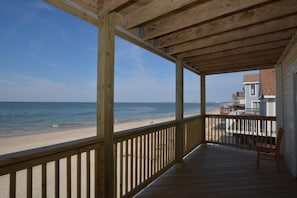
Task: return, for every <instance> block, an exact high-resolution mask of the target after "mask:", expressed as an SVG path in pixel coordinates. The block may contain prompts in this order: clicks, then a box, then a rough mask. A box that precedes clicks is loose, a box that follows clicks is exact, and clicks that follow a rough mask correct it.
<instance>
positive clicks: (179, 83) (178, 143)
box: [175, 59, 184, 166]
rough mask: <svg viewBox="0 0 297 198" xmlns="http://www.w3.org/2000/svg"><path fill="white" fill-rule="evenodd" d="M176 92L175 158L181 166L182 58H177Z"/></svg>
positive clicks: (182, 141) (182, 132)
mask: <svg viewBox="0 0 297 198" xmlns="http://www.w3.org/2000/svg"><path fill="white" fill-rule="evenodd" d="M175 70H176V85H175V87H176V92H175V95H176V96H175V98H176V112H175V117H176V120H177V121H178V124H177V127H176V142H175V143H176V146H175V148H176V152H175V155H176V156H175V159H176V161H177V163H178V164H179V165H180V166H181V165H182V163H183V148H184V127H183V124H182V120H183V117H184V110H183V104H184V97H183V95H184V87H183V85H184V77H183V76H184V72H183V62H182V59H177V61H176V69H175Z"/></svg>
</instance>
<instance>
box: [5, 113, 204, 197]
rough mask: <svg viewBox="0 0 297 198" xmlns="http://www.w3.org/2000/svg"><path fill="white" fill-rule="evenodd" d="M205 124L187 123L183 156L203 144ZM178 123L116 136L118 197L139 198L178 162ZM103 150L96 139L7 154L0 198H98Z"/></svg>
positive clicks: (198, 121)
mask: <svg viewBox="0 0 297 198" xmlns="http://www.w3.org/2000/svg"><path fill="white" fill-rule="evenodd" d="M201 121H202V119H201V117H199V116H196V117H191V118H186V119H185V120H184V121H183V126H184V133H183V137H184V147H183V152H184V156H185V155H186V154H188V153H189V152H190V151H191V150H193V149H194V148H195V147H197V146H198V145H199V144H200V143H201V127H200V124H201ZM177 124H178V122H177V121H170V122H166V123H160V124H155V125H151V126H147V127H141V128H136V129H130V130H126V131H122V132H117V133H115V134H114V160H115V161H114V162H115V163H114V165H115V178H114V180H115V197H131V196H133V195H135V194H136V193H137V192H139V191H140V190H141V189H143V188H144V187H145V186H146V185H148V184H149V183H150V182H152V181H153V180H154V179H156V178H157V177H159V176H160V175H161V174H162V173H164V172H165V171H166V170H168V169H169V168H170V167H172V166H173V165H174V164H175V162H176V159H175V157H176V156H175V155H176V152H175V151H176V127H177ZM102 149H103V139H98V138H95V137H92V138H87V139H82V140H77V141H72V142H68V143H62V144H57V145H53V146H47V147H43V148H37V149H32V150H28V151H22V152H18V153H13V154H8V155H2V156H0V192H1V196H0V197H1V198H2V197H11V198H14V197H99V194H100V193H101V192H99V191H100V189H101V188H100V184H99V182H100V180H101V179H102V175H100V171H102V168H103V167H102V163H99V161H100V160H102V159H103V158H102V156H101V152H102ZM101 174H102V173H101Z"/></svg>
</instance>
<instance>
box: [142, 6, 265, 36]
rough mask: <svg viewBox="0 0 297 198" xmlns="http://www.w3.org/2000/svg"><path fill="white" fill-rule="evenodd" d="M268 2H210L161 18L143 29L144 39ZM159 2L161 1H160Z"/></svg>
mask: <svg viewBox="0 0 297 198" xmlns="http://www.w3.org/2000/svg"><path fill="white" fill-rule="evenodd" d="M269 1H270V0H240V1H234V0H212V1H208V2H206V3H203V4H199V5H197V6H193V7H191V8H189V9H188V10H185V11H182V12H179V13H176V14H174V15H171V16H168V17H166V18H162V19H160V20H157V21H155V22H153V23H150V24H147V25H145V26H144V27H143V29H144V38H145V39H152V38H154V37H157V36H161V35H164V34H168V33H170V32H174V31H177V30H179V29H183V28H186V27H189V26H192V25H196V24H199V23H202V22H205V21H209V20H211V19H215V18H217V17H220V16H223V15H227V14H231V13H234V12H238V11H240V10H243V9H247V8H249V7H252V6H256V5H259V4H262V3H265V2H269ZM160 2H161V1H160Z"/></svg>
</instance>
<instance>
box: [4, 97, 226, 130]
mask: <svg viewBox="0 0 297 198" xmlns="http://www.w3.org/2000/svg"><path fill="white" fill-rule="evenodd" d="M221 105H222V103H208V104H207V107H206V109H207V111H209V110H213V109H216V108H219V107H220V106H221ZM199 112H200V104H199V103H185V105H184V113H185V115H189V114H199ZM174 115H175V104H174V103H115V107H114V117H115V122H117V123H119V122H129V121H135V120H142V119H150V118H162V117H169V116H174ZM95 124H96V103H87V102H0V136H1V135H18V134H24V133H42V132H49V131H58V130H65V129H72V128H80V127H86V126H95Z"/></svg>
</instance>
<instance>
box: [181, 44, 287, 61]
mask: <svg viewBox="0 0 297 198" xmlns="http://www.w3.org/2000/svg"><path fill="white" fill-rule="evenodd" d="M288 42H289V39H285V40H280V41H274V42H271V43H265V44H260V45H254V46H247V47H242V48H236V49H230V50H225V51H219V52H214V53H209V54H202V55H197V56H192V57H187V58H184V59H183V60H184V62H191V61H192V62H193V61H201V60H208V59H213V58H220V57H226V56H234V55H239V54H245V53H250V52H258V51H263V50H270V49H279V48H280V49H284V48H285V47H286V45H287V44H288Z"/></svg>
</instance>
